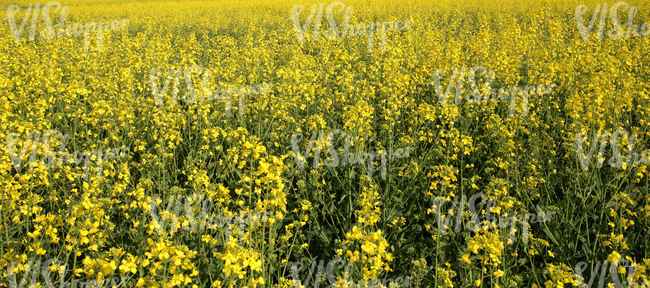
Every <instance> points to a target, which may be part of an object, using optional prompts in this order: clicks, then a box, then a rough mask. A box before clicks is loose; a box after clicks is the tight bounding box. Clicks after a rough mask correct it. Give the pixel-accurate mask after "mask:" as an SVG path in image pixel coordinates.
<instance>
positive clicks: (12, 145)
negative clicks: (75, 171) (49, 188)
mask: <svg viewBox="0 0 650 288" xmlns="http://www.w3.org/2000/svg"><path fill="white" fill-rule="evenodd" d="M52 134H56V135H55V136H54V138H53V139H56V138H59V137H60V138H61V139H60V141H61V145H60V146H59V158H58V163H57V162H56V160H57V158H56V155H55V153H53V152H52V150H51V149H50V137H51V136H52ZM32 135H33V136H32ZM18 136H19V135H18V134H17V133H11V134H9V135H7V144H6V146H5V147H6V148H7V150H8V152H9V157H10V158H11V161H12V162H13V164H14V168H15V169H16V171H17V172H19V173H20V172H21V170H22V162H23V157H24V156H25V153H26V152H27V150H28V149H29V147H30V146H31V149H32V153H31V156H30V158H29V167H28V169H32V168H34V167H35V165H36V164H35V163H40V164H41V165H43V166H45V167H47V168H51V167H52V166H55V165H58V166H62V165H70V164H72V163H73V160H72V159H74V163H75V164H77V165H78V164H80V163H81V162H82V161H83V160H84V158H85V159H86V166H85V168H84V173H85V178H84V179H85V181H88V173H89V171H88V170H89V163H90V159H91V157H92V156H95V159H96V161H97V178H98V180H99V179H101V178H102V171H103V169H102V165H103V164H102V160H113V159H117V158H124V157H125V156H126V152H128V151H130V148H129V147H122V148H121V151H120V149H117V148H114V149H106V150H101V149H97V150H91V151H90V152H86V151H84V152H79V151H75V153H74V158H73V157H72V154H70V153H68V152H65V148H66V146H67V145H68V142H69V140H70V135H68V134H65V135H61V133H60V132H59V131H58V130H56V129H52V130H48V131H46V132H45V133H44V134H43V140H42V141H43V150H44V153H45V157H43V158H42V159H41V161H36V154H37V150H38V144H39V138H40V137H41V132H40V131H35V132H33V133H32V132H31V131H30V132H28V133H27V138H26V139H25V141H24V142H23V145H22V149H21V151H20V154H18V155H16V142H17V141H18ZM30 144H31V145H30ZM102 158H103V159H102Z"/></svg>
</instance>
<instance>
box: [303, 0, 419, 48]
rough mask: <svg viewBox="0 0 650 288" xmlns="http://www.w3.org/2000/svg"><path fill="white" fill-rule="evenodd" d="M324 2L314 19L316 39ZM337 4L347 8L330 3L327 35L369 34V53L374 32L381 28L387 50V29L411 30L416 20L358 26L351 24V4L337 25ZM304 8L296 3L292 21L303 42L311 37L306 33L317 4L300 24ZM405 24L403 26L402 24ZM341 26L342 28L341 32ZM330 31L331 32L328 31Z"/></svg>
mask: <svg viewBox="0 0 650 288" xmlns="http://www.w3.org/2000/svg"><path fill="white" fill-rule="evenodd" d="M324 5H325V4H323V3H321V4H320V6H319V7H318V14H317V16H316V19H315V20H314V23H315V24H314V26H315V27H314V38H313V39H314V40H318V37H319V35H320V26H321V25H320V24H321V20H322V17H323V8H324ZM337 6H341V8H340V9H339V12H341V11H343V8H345V4H343V2H340V1H336V2H332V3H331V4H330V5H328V6H327V10H326V11H327V21H328V23H329V25H330V30H328V31H326V32H325V37H326V38H328V39H330V40H334V39H337V38H339V37H340V38H345V37H346V36H347V37H361V36H364V35H366V34H367V35H368V53H372V46H373V34H374V32H376V31H380V30H381V51H386V31H387V30H388V32H390V31H406V30H409V25H410V23H412V22H414V20H413V19H406V20H397V21H389V22H386V21H384V22H377V23H370V24H368V25H365V24H363V23H361V22H360V23H359V24H357V26H356V29H355V26H354V25H350V24H349V22H350V18H351V17H352V10H353V7H352V6H349V7H348V8H347V9H345V16H344V18H343V24H341V25H339V26H337V25H336V20H335V19H334V9H335V7H337ZM303 10H304V7H303V6H301V5H295V6H293V7H291V21H292V22H293V26H294V29H295V31H296V36H298V40H300V42H301V43H303V42H304V41H305V38H307V39H309V37H305V33H307V28H308V27H309V24H311V20H312V18H313V17H314V13H315V12H316V4H314V5H312V6H311V12H310V13H309V17H307V20H306V22H305V24H304V25H300V20H299V19H298V15H299V14H300V13H302V11H303ZM402 25H403V26H402ZM339 28H340V29H341V30H342V31H341V32H340V33H339ZM328 32H329V33H328Z"/></svg>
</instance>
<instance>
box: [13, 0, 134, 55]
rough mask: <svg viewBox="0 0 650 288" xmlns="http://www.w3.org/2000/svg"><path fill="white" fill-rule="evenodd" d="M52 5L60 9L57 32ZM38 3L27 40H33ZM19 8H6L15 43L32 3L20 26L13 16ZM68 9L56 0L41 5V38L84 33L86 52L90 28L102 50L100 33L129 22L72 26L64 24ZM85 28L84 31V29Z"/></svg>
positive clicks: (47, 38)
mask: <svg viewBox="0 0 650 288" xmlns="http://www.w3.org/2000/svg"><path fill="white" fill-rule="evenodd" d="M52 7H56V9H54V11H59V9H60V10H61V15H60V17H59V20H60V21H59V24H56V25H54V26H57V25H58V26H59V30H58V33H57V31H55V29H54V26H52V20H51V18H50V9H51V8H52ZM40 9H41V8H40V3H36V6H35V7H34V10H33V12H34V14H33V17H32V25H31V29H30V32H29V40H30V41H33V40H34V33H35V30H36V23H37V21H36V19H38V14H39V13H38V12H39V10H40ZM19 10H20V6H18V5H11V6H9V8H7V18H5V19H7V21H9V28H10V29H11V34H12V35H13V36H14V40H16V43H20V38H21V37H22V34H23V30H24V29H25V24H26V23H27V20H28V19H29V14H30V13H31V12H32V4H29V6H28V7H27V12H26V13H25V16H24V18H23V21H22V23H21V24H20V27H16V20H15V18H14V17H15V16H16V14H17V13H18V11H19ZM68 11H69V7H68V6H64V7H63V8H61V3H59V2H56V1H50V2H48V3H47V4H45V5H44V6H43V21H44V22H45V26H46V27H47V28H45V30H42V31H41V33H40V35H41V37H42V38H43V39H46V40H50V39H53V38H54V36H56V38H61V37H63V36H64V33H65V36H68V37H70V36H72V33H74V36H77V37H78V36H81V33H82V32H83V33H84V53H88V43H89V39H88V36H89V35H90V29H92V31H96V32H97V50H98V51H102V33H103V32H108V31H119V30H124V29H126V23H129V22H130V21H131V20H129V19H122V21H120V20H113V21H112V22H108V21H106V22H102V21H99V22H97V23H95V22H88V23H86V24H85V25H84V24H81V25H79V23H74V27H72V26H70V25H68V24H65V18H67V17H68ZM84 30H85V31H84Z"/></svg>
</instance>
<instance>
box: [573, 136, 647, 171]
mask: <svg viewBox="0 0 650 288" xmlns="http://www.w3.org/2000/svg"><path fill="white" fill-rule="evenodd" d="M620 134H623V135H624V136H625V138H627V142H628V144H627V148H628V149H627V159H626V160H625V161H623V158H622V157H621V152H620V150H619V147H618V136H619V135H620ZM584 136H586V133H579V134H576V137H575V140H576V142H575V146H574V147H575V148H576V150H577V153H578V161H579V162H580V165H581V166H582V169H583V170H584V171H588V170H589V160H590V159H591V156H592V155H593V153H594V151H595V149H596V146H598V138H600V150H599V151H598V160H597V164H596V167H597V168H601V167H603V163H604V161H605V157H604V151H605V147H606V146H607V138H609V142H610V144H611V146H612V155H613V157H612V158H609V161H608V164H609V165H610V166H612V167H614V168H623V169H627V168H629V167H632V166H634V165H637V164H639V163H643V164H648V163H649V162H650V150H644V151H643V153H641V155H640V156H639V153H637V152H634V151H633V150H632V149H634V145H635V144H636V142H637V136H636V134H632V136H630V133H628V132H627V130H625V129H618V130H616V131H614V133H613V134H611V137H610V133H609V131H605V132H604V133H603V132H602V131H600V130H598V132H597V133H594V139H593V140H592V141H591V148H590V149H589V154H588V155H587V156H585V152H584V150H583V143H584V142H585V140H586V139H585V138H583V137H584Z"/></svg>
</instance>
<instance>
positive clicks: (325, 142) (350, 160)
mask: <svg viewBox="0 0 650 288" xmlns="http://www.w3.org/2000/svg"><path fill="white" fill-rule="evenodd" d="M338 133H340V134H343V135H342V136H341V138H344V139H345V146H344V149H343V157H342V158H340V161H339V155H338V152H337V149H336V148H335V147H334V144H333V143H334V142H335V141H334V139H333V137H334V135H335V134H338ZM323 135H324V134H323V132H322V131H321V132H320V136H319V138H318V140H315V139H316V136H317V133H316V132H313V133H312V135H311V139H310V140H309V142H308V146H307V149H306V150H305V152H304V154H302V155H301V153H300V147H299V146H298V145H299V143H300V142H301V141H302V139H303V138H304V136H303V135H302V133H294V134H293V135H292V136H291V146H290V147H291V149H292V151H293V155H294V157H295V158H296V163H297V166H298V169H300V171H304V170H305V162H306V159H307V156H308V155H309V152H311V150H312V146H313V145H314V144H315V149H316V151H315V152H314V162H313V168H314V169H318V166H319V165H320V162H319V160H320V151H321V148H322V146H327V148H328V151H329V153H330V157H328V158H326V159H323V163H324V164H325V166H327V167H329V168H336V167H339V166H340V167H343V166H345V165H352V164H365V163H367V165H368V177H370V178H372V175H373V171H374V165H373V161H374V160H377V159H381V177H382V179H384V180H385V179H386V161H387V160H393V159H399V158H407V157H409V154H410V152H412V151H413V150H415V148H413V147H407V148H406V149H403V148H398V149H396V150H395V151H394V152H395V153H393V149H390V150H388V151H381V150H380V151H377V150H373V151H371V152H370V153H366V152H363V151H359V152H357V154H356V157H355V154H354V153H350V152H349V150H350V143H351V139H352V136H351V135H347V136H346V135H345V133H344V132H343V131H342V130H334V131H331V132H330V133H329V134H327V137H326V138H324V137H323ZM387 156H388V157H387ZM366 159H367V161H366Z"/></svg>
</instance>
